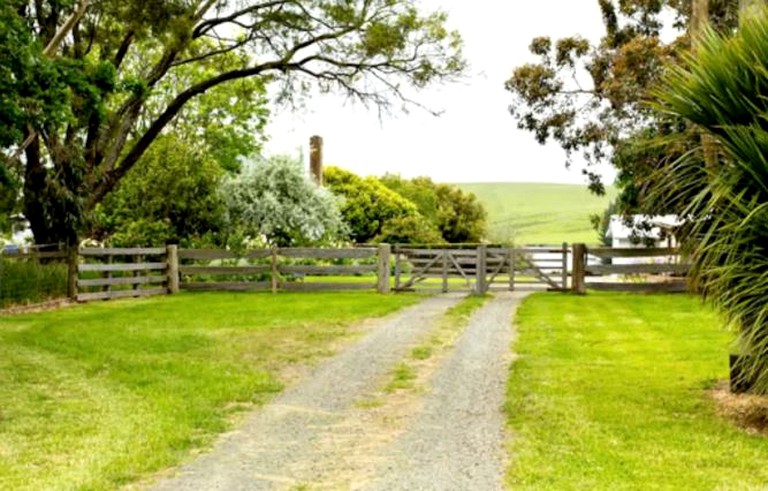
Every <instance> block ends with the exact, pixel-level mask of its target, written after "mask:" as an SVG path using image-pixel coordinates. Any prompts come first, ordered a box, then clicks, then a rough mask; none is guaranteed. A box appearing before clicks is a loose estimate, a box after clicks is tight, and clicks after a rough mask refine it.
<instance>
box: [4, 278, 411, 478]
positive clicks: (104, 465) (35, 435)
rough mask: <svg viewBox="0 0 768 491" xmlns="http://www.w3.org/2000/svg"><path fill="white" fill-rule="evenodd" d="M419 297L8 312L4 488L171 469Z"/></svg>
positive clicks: (261, 299)
mask: <svg viewBox="0 0 768 491" xmlns="http://www.w3.org/2000/svg"><path fill="white" fill-rule="evenodd" d="M417 299H418V297H416V296H408V295H398V296H381V295H378V294H375V293H333V294H324V293H315V294H311V295H308V294H304V295H302V294H287V293H286V294H279V295H270V294H231V293H210V294H208V293H206V294H181V295H176V296H173V297H162V298H155V299H149V300H139V301H119V302H104V303H93V304H90V305H85V306H77V307H72V308H68V309H64V310H58V311H52V312H47V313H38V314H27V315H20V316H11V317H3V318H0V489H14V490H16V489H35V490H36V489H114V488H115V487H118V486H119V485H121V484H125V483H127V482H131V481H134V480H136V479H138V478H141V477H142V476H144V475H146V474H148V473H151V472H153V471H156V470H158V469H161V468H165V467H168V466H171V465H174V464H176V463H178V462H179V461H180V459H182V458H183V457H184V456H185V455H187V454H188V453H189V451H190V449H192V448H197V447H201V446H205V445H206V444H207V443H209V442H210V441H211V440H212V438H213V436H214V435H215V434H216V433H218V432H221V431H223V430H225V429H226V428H227V427H229V424H230V423H231V420H232V417H233V416H234V415H235V414H236V413H237V412H239V411H242V410H243V409H247V408H249V407H252V406H253V405H254V404H260V403H262V402H264V401H265V400H266V399H267V398H269V397H270V396H271V395H272V394H274V393H275V392H278V391H280V390H281V388H282V383H281V380H280V379H279V378H278V374H279V372H280V370H281V369H283V368H285V367H287V366H289V365H291V364H294V363H303V362H310V361H312V360H313V359H316V358H318V357H321V356H325V355H328V354H330V352H331V350H332V349H333V344H334V342H337V341H338V340H339V339H341V338H343V337H345V336H349V335H351V333H352V332H353V331H351V330H350V329H349V328H348V327H347V326H348V325H349V324H350V323H351V322H354V321H356V320H359V319H361V318H366V317H372V316H381V315H384V314H387V313H389V312H392V311H393V310H396V309H398V308H401V307H404V306H406V305H409V304H412V303H414V302H415V301H417Z"/></svg>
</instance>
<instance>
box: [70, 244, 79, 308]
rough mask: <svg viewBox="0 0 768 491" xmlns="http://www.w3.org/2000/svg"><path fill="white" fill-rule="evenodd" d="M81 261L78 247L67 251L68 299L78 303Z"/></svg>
mask: <svg viewBox="0 0 768 491" xmlns="http://www.w3.org/2000/svg"><path fill="white" fill-rule="evenodd" d="M78 259H79V255H78V246H77V245H71V246H69V248H68V249H67V298H69V300H71V301H73V302H74V301H77V273H78V271H77V263H78V262H79V261H78Z"/></svg>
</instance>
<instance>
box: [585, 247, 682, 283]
mask: <svg viewBox="0 0 768 491" xmlns="http://www.w3.org/2000/svg"><path fill="white" fill-rule="evenodd" d="M578 246H579V247H574V251H577V252H575V253H574V265H573V270H572V275H573V284H574V290H575V291H577V292H578V293H584V292H585V291H586V289H592V290H606V291H626V292H685V291H687V289H688V288H687V283H686V280H685V275H686V274H687V273H688V271H689V269H690V264H688V263H687V262H686V261H685V260H684V259H683V258H682V257H681V256H680V252H679V250H678V249H674V248H648V247H626V248H609V247H594V248H588V247H586V246H584V245H582V244H579V245H578Z"/></svg>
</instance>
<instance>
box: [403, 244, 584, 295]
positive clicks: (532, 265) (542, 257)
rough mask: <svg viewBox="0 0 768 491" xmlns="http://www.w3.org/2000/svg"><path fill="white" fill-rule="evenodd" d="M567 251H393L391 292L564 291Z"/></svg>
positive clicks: (497, 249) (493, 249)
mask: <svg viewBox="0 0 768 491" xmlns="http://www.w3.org/2000/svg"><path fill="white" fill-rule="evenodd" d="M568 252H569V251H568V247H567V245H566V244H563V246H562V247H560V248H550V247H546V248H545V247H535V248H534V247H525V248H499V247H487V246H484V245H481V246H478V247H474V248H471V249H470V248H414V247H409V246H405V245H398V246H395V247H394V248H393V250H392V253H393V254H394V257H395V287H394V288H395V291H425V292H429V291H432V292H434V291H438V292H444V293H447V292H449V291H473V292H475V293H485V292H487V291H489V290H502V289H503V290H520V289H536V290H542V289H546V290H554V291H562V290H565V289H567V283H568Z"/></svg>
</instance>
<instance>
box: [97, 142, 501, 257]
mask: <svg viewBox="0 0 768 491" xmlns="http://www.w3.org/2000/svg"><path fill="white" fill-rule="evenodd" d="M145 160H146V162H145V165H143V166H141V167H137V168H136V169H133V170H132V171H131V172H129V173H128V174H127V175H126V177H125V178H124V179H123V181H122V182H121V183H120V185H119V186H118V187H117V188H116V189H115V191H114V192H113V193H111V194H110V195H109V196H108V197H107V199H105V201H104V202H103V203H102V204H101V205H100V206H99V207H98V209H97V213H96V214H95V216H94V219H93V223H94V226H93V229H92V232H91V236H92V237H93V238H95V239H97V240H102V241H106V242H109V243H110V244H113V245H116V246H133V245H163V244H166V243H180V244H182V245H186V246H195V245H198V246H204V245H209V246H229V247H244V246H269V245H277V246H301V245H333V244H339V243H348V242H354V243H379V242H388V243H421V244H434V243H448V242H452V243H456V242H479V241H481V240H482V239H484V238H485V235H486V229H487V225H486V216H487V214H486V211H485V209H484V207H483V205H482V204H481V203H480V202H479V201H478V200H477V198H476V197H475V195H474V194H472V193H467V192H464V191H462V190H461V189H460V188H459V187H458V186H455V185H451V184H439V183H435V182H433V181H432V180H431V179H430V178H428V177H418V178H415V179H404V178H402V177H400V176H398V175H394V174H387V175H385V176H383V177H381V178H377V177H372V176H370V177H361V176H358V175H356V174H354V173H352V172H350V171H347V170H343V169H340V168H337V167H328V168H326V169H325V174H324V181H325V187H320V186H318V185H317V184H316V183H315V182H314V181H313V180H312V179H311V178H310V177H309V175H308V174H307V172H306V171H305V169H304V166H303V163H302V161H301V159H300V158H293V157H288V156H274V157H270V158H261V157H259V158H254V159H245V160H243V163H242V164H241V165H238V166H232V168H231V170H229V171H228V170H225V169H223V168H222V166H221V165H219V164H218V163H217V162H216V158H215V157H214V156H212V155H209V154H207V153H205V152H201V151H198V150H197V149H196V148H195V147H194V146H185V145H180V142H178V141H177V140H176V139H174V138H173V137H168V138H163V139H161V140H160V141H158V142H157V143H156V144H155V145H154V146H153V147H152V151H151V152H150V154H149V156H148V157H147V158H146V159H145Z"/></svg>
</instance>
